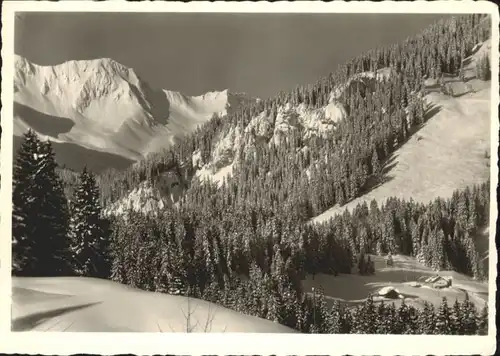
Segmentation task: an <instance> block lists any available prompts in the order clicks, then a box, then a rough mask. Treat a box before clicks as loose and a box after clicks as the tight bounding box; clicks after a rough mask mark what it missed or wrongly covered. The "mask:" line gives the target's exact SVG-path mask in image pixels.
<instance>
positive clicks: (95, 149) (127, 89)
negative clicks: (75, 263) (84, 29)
mask: <svg viewBox="0 0 500 356" xmlns="http://www.w3.org/2000/svg"><path fill="white" fill-rule="evenodd" d="M254 100H257V99H253V98H250V97H249V96H247V95H246V94H242V93H231V92H229V91H228V90H224V91H214V92H208V93H206V94H203V95H200V96H186V95H183V94H181V93H179V92H175V91H170V90H161V89H160V90H157V89H153V88H151V87H150V86H149V85H148V83H146V82H145V81H144V80H142V79H141V78H140V77H139V76H138V75H137V74H136V72H135V71H134V70H133V69H131V68H128V67H126V66H124V65H122V64H120V63H118V62H116V61H114V60H112V59H109V58H103V59H95V60H82V61H68V62H65V63H62V64H58V65H55V66H40V65H37V64H34V63H32V62H30V61H29V60H27V59H26V58H23V57H20V56H17V55H16V57H15V74H14V101H15V102H14V136H15V138H14V141H15V147H16V146H18V145H19V143H20V140H19V138H20V136H22V134H23V133H24V132H26V131H27V130H28V129H29V128H31V129H33V130H34V131H35V132H37V133H38V134H39V135H40V136H41V137H42V138H44V139H50V140H51V141H52V142H53V144H54V149H55V151H56V156H57V159H58V161H59V163H60V164H62V165H65V166H67V167H68V168H73V169H80V168H81V167H82V166H83V165H87V166H88V167H89V168H91V169H93V170H95V171H100V170H102V169H105V168H109V167H114V168H124V167H126V166H128V165H130V164H131V163H132V162H133V161H135V160H137V159H140V158H142V157H144V156H146V155H147V154H149V153H151V152H158V151H160V150H161V149H164V148H167V147H169V146H170V145H171V144H172V143H173V142H174V141H175V140H176V139H177V138H179V137H182V136H183V135H185V134H188V133H190V132H192V131H194V130H195V129H196V127H198V126H199V125H201V124H203V123H205V122H206V121H208V120H209V119H210V118H212V116H213V115H214V114H216V115H219V116H224V115H226V114H227V112H228V111H230V110H234V109H235V108H237V107H239V106H240V105H242V104H244V103H249V102H252V101H254Z"/></svg>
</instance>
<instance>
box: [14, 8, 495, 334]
mask: <svg viewBox="0 0 500 356" xmlns="http://www.w3.org/2000/svg"><path fill="white" fill-rule="evenodd" d="M488 26H489V21H488V19H487V18H485V17H484V16H482V15H466V16H458V17H454V18H451V19H448V20H443V21H442V22H439V23H437V24H435V25H433V26H431V27H430V28H428V29H426V30H425V31H423V32H422V33H421V34H419V35H417V36H415V37H413V38H409V39H407V40H406V41H405V42H403V43H401V44H397V45H394V46H391V47H387V48H378V49H374V50H373V51H370V52H368V53H364V54H362V55H360V56H358V57H356V58H354V59H352V60H351V61H349V62H348V63H346V64H345V65H343V66H341V67H340V68H338V69H337V70H336V71H335V72H333V73H331V74H330V75H328V76H327V77H325V78H323V79H321V80H319V81H318V82H317V83H315V84H314V85H309V86H300V87H297V88H295V89H294V90H292V91H290V92H288V93H280V94H278V95H277V96H276V97H274V98H270V99H267V100H261V101H257V102H255V103H252V104H250V105H245V106H243V107H242V108H240V109H239V110H238V111H236V112H232V113H230V114H228V115H227V116H224V117H218V116H215V117H213V119H212V120H210V121H209V122H208V123H206V124H205V125H203V126H202V127H200V128H199V129H197V130H196V131H195V132H194V133H193V134H192V135H189V136H188V137H186V138H185V139H183V140H180V141H179V142H177V143H176V144H175V145H174V146H173V147H172V148H170V149H168V150H167V151H165V152H162V153H159V154H154V155H151V156H148V157H147V158H146V159H145V160H143V161H140V162H138V163H137V164H134V165H133V166H131V167H130V168H129V169H127V170H125V171H116V170H109V171H107V172H104V173H102V174H100V175H99V176H94V175H93V174H92V173H91V172H88V171H86V170H85V171H84V172H82V173H80V174H76V173H73V172H70V171H67V170H62V171H59V173H60V174H59V176H60V177H61V178H62V179H58V178H56V177H54V171H55V169H56V168H55V162H54V159H53V154H51V148H50V144H45V143H42V142H41V141H39V140H38V139H37V138H36V136H35V135H34V134H33V133H31V132H29V133H28V134H27V135H25V143H24V144H23V146H22V147H21V149H20V151H19V152H18V156H17V160H16V167H15V170H14V171H15V176H14V182H15V188H14V198H13V202H14V217H13V229H14V233H13V239H14V240H13V252H14V253H13V256H14V268H13V273H14V274H16V275H20V276H22V275H33V274H37V275H64V274H68V273H73V274H77V275H83V276H92V277H107V278H111V279H113V280H114V281H118V282H121V283H124V284H128V285H131V286H134V287H137V288H140V289H144V290H148V291H158V292H165V293H171V294H180V295H189V296H192V297H196V298H201V299H205V300H207V301H211V302H215V303H219V304H222V305H224V306H226V307H229V308H231V309H235V310H237V311H241V312H243V313H246V314H250V315H255V316H259V317H263V318H266V319H269V320H272V321H275V322H278V323H281V324H284V325H286V326H289V327H292V328H294V329H296V330H299V331H302V332H317V333H410V334H415V333H431V334H432V333H437V334H476V333H482V334H484V333H486V331H485V328H486V325H487V323H486V319H487V311H486V309H485V310H483V311H478V310H476V307H475V306H474V305H473V304H472V303H471V302H470V301H469V300H468V299H467V301H464V302H462V303H458V302H457V303H455V304H454V305H453V307H451V308H450V307H449V306H448V304H447V303H448V302H447V301H446V300H443V302H442V305H441V306H440V307H439V308H438V310H437V312H436V311H434V310H433V307H432V306H430V305H426V307H425V308H424V309H423V310H418V309H416V308H413V307H408V306H406V305H405V304H404V303H403V305H402V306H401V307H400V308H398V309H396V308H395V307H394V306H391V305H384V304H379V305H377V306H375V305H374V304H373V300H372V299H371V298H368V299H367V300H366V302H365V303H363V305H362V306H359V307H356V308H347V307H345V306H342V305H341V304H339V303H335V304H334V305H333V307H332V308H328V307H327V306H326V304H325V302H324V299H323V297H322V294H321V292H320V293H319V294H318V295H313V296H310V295H309V294H307V293H305V292H304V291H303V290H302V286H301V280H303V279H304V278H305V276H306V275H308V274H312V275H315V274H318V273H324V274H332V275H337V274H339V273H342V274H350V273H359V274H373V273H376V271H374V270H373V268H372V267H371V261H370V255H373V254H378V255H385V254H388V253H391V254H403V255H408V256H413V257H415V258H416V259H418V260H419V261H421V262H422V263H423V264H425V265H427V266H429V267H431V268H433V269H435V270H440V269H446V270H455V271H457V272H460V273H463V274H466V275H469V276H471V277H473V278H476V279H478V280H484V279H485V278H486V277H487V270H485V268H484V267H483V264H482V263H481V258H480V255H479V252H478V249H477V247H476V244H477V241H476V240H475V236H476V234H477V232H478V230H480V229H481V228H484V227H485V226H488V225H489V201H490V184H489V181H488V182H484V184H481V185H476V186H471V187H468V188H466V189H464V190H459V191H456V192H455V193H454V194H453V196H452V197H451V198H436V199H435V200H433V201H430V202H428V203H419V202H415V201H413V200H409V201H406V200H401V199H398V198H391V197H389V198H388V199H387V200H386V202H385V203H383V204H378V203H377V202H376V201H372V202H371V203H370V204H367V203H363V204H359V205H358V206H357V207H356V208H355V209H353V210H352V211H348V210H346V211H345V212H344V213H342V214H338V215H336V216H333V217H332V218H331V219H329V220H327V221H325V222H324V223H322V224H314V223H311V222H310V219H311V218H313V217H315V216H317V215H318V214H320V213H322V212H324V211H325V210H327V209H329V208H330V207H332V206H334V205H336V204H337V205H340V206H343V205H344V204H346V203H347V202H349V201H352V200H353V199H354V198H356V197H359V196H360V195H363V194H364V193H365V192H367V191H368V190H370V189H371V188H372V187H373V186H376V185H378V184H383V183H384V172H383V169H384V166H385V165H386V164H387V161H388V159H389V158H390V156H391V154H392V153H393V152H394V151H395V150H396V149H397V148H398V147H400V146H401V145H403V144H404V143H405V142H406V141H407V140H408V139H409V138H410V137H411V136H412V135H414V134H415V133H416V132H418V130H419V129H420V128H421V127H422V125H424V124H425V123H426V122H427V121H428V120H431V119H432V108H430V107H428V106H427V105H426V101H425V91H424V84H423V83H424V81H425V80H427V79H429V78H434V79H436V80H438V81H439V80H441V79H442V78H443V76H444V75H445V74H446V75H453V76H456V77H464V80H467V78H466V77H467V75H473V76H474V77H475V78H477V79H479V80H482V81H485V80H489V76H490V74H489V73H490V69H489V68H490V64H489V57H488V56H484V57H482V58H481V60H480V61H479V62H477V68H475V69H476V70H475V71H474V72H475V73H473V74H470V71H469V69H470V68H469V67H467V68H466V67H465V64H464V60H465V59H466V58H468V57H469V56H471V55H472V54H473V53H474V51H475V47H476V44H478V43H481V42H483V41H485V40H487V39H488V38H489V37H490V33H489V27H488ZM381 73H382V74H383V75H382V74H381ZM379 74H380V75H379ZM469 79H470V78H469ZM325 108H326V109H325ZM321 110H323V111H321ZM328 110H330V111H328ZM332 110H333V111H332ZM327 111H328V112H330V114H331V113H332V112H335V113H336V114H335V115H337V116H335V120H333V119H332V115H330V116H329V118H330V119H331V120H329V119H327V118H326V116H324V115H326V114H325V113H326V112H327ZM320 112H323V114H320ZM301 113H302V114H301ZM304 113H307V115H309V114H310V115H309V116H308V117H313V118H316V119H317V120H320V121H321V122H322V123H324V125H323V126H321V125H319V126H314V125H316V121H314V120H313V121H311V120H309V119H308V120H305V119H304V117H305V116H307V115H305V114H304ZM321 115H323V116H321ZM471 119H473V118H471ZM229 138H230V139H229ZM221 142H229V143H230V144H228V145H227V147H225V146H223V145H222V146H221ZM194 158H196V159H194ZM200 162H201V163H200ZM202 165H203V166H207V165H209V166H211V167H212V168H213V169H214V170H215V171H216V170H218V169H221V168H223V167H227V166H231V172H232V173H231V174H230V175H227V176H225V177H224V178H223V179H222V180H221V181H220V182H212V181H210V180H205V179H200V177H199V176H198V175H197V174H196V172H197V170H199V168H200V166H202ZM168 175H170V176H171V175H174V176H175V177H177V178H176V179H174V180H173V181H174V183H175V184H173V185H175V186H177V188H176V189H181V191H182V194H180V195H179V196H178V197H177V198H175V199H172V197H171V196H172V186H173V185H172V184H171V185H170V186H167V187H166V188H165V187H164V186H163V184H164V181H165V176H168ZM169 181H170V182H171V181H172V179H170V180H169ZM141 185H143V186H147V187H149V188H148V189H152V190H155V191H156V192H158V195H159V196H160V198H159V199H160V200H164V201H165V204H161V205H150V208H149V209H147V210H141V209H121V211H120V212H119V213H118V212H117V210H116V209H115V208H114V207H115V204H117V202H120V201H121V200H124V199H125V200H126V199H127V197H128V196H129V194H130V193H131V192H132V191H133V190H134V189H137V188H138V187H139V186H141ZM178 186H180V188H179V187H178ZM63 191H65V192H66V194H63ZM66 200H68V202H69V203H68V202H67V201H66ZM101 207H102V208H101ZM49 209H52V210H49ZM36 211H42V212H44V213H43V214H41V215H37V213H36ZM51 211H54V212H56V211H57V212H64V214H63V213H57V214H56V213H53V214H52V213H51ZM104 211H105V212H106V213H105V214H104V213H103V212H104ZM55 217H57V218H55ZM44 241H51V243H50V244H46V242H44ZM51 259H52V260H54V261H57V263H58V265H60V267H58V268H57V270H55V271H46V270H44V269H43V268H44V267H43V266H48V265H50V263H52V262H50V261H49V260H51ZM49 262H50V263H49ZM54 263H55V262H54Z"/></svg>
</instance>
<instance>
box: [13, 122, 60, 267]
mask: <svg viewBox="0 0 500 356" xmlns="http://www.w3.org/2000/svg"><path fill="white" fill-rule="evenodd" d="M56 167H57V165H56V162H55V160H54V153H53V151H52V146H51V144H50V142H41V141H40V140H39V139H38V138H37V136H36V134H35V133H33V132H32V131H31V130H30V131H28V132H27V133H26V134H25V135H24V141H23V144H22V146H21V148H20V150H19V151H18V153H17V157H16V162H15V167H14V174H13V185H14V187H13V197H12V202H13V214H12V239H13V273H14V274H15V275H26V276H57V275H67V274H69V273H70V268H69V246H68V239H67V232H68V206H67V201H66V198H65V196H64V190H63V186H62V183H61V180H60V178H59V176H58V175H57V173H56Z"/></svg>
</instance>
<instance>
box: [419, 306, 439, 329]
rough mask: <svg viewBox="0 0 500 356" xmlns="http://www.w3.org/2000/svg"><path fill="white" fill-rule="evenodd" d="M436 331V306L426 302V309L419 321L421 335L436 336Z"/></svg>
mask: <svg viewBox="0 0 500 356" xmlns="http://www.w3.org/2000/svg"><path fill="white" fill-rule="evenodd" d="M435 330H436V314H435V311H434V306H433V305H432V304H429V302H427V301H424V308H423V310H422V312H421V313H420V317H419V320H418V332H419V333H420V334H424V335H429V334H434V332H435Z"/></svg>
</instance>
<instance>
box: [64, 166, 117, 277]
mask: <svg viewBox="0 0 500 356" xmlns="http://www.w3.org/2000/svg"><path fill="white" fill-rule="evenodd" d="M109 235H110V232H109V221H108V220H107V219H105V218H104V217H103V216H102V212H101V206H100V202H99V190H98V188H97V185H96V181H95V177H94V175H93V174H92V173H91V172H89V171H87V169H86V168H84V169H83V171H82V173H81V174H80V176H79V183H78V187H77V189H76V191H75V195H74V202H73V204H72V205H71V220H70V234H69V236H70V240H71V251H72V253H73V258H74V269H75V272H76V273H77V274H78V275H81V276H87V277H101V278H105V277H108V275H109V272H110V271H109V269H110V267H109V256H108V247H109Z"/></svg>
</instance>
